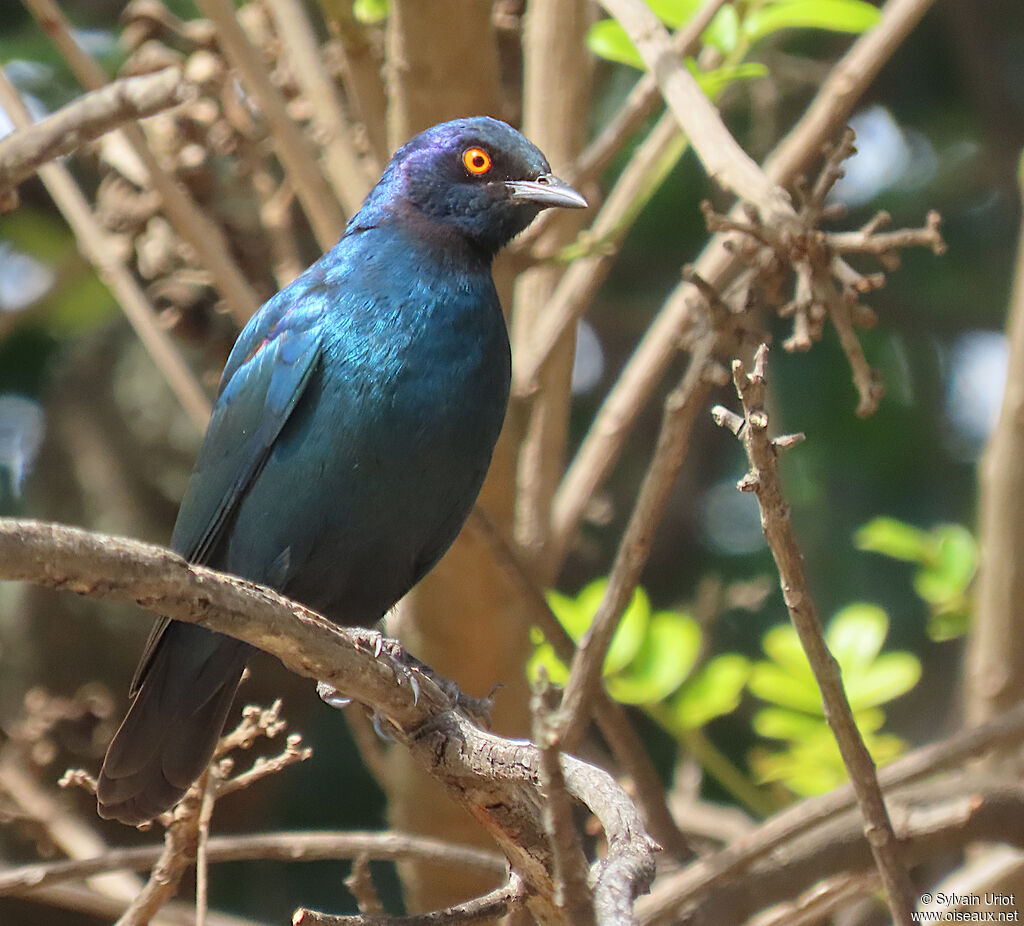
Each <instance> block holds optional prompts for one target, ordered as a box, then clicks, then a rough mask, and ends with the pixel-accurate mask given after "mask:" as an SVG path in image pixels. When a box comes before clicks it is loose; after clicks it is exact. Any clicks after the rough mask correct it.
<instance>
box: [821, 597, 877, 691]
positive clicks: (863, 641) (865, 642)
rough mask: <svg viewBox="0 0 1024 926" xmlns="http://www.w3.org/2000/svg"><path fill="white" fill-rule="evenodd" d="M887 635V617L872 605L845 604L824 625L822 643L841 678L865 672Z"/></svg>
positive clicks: (860, 603)
mask: <svg viewBox="0 0 1024 926" xmlns="http://www.w3.org/2000/svg"><path fill="white" fill-rule="evenodd" d="M888 635H889V618H888V617H887V616H886V613H885V611H883V610H882V609H881V608H880V607H878V606H877V605H873V604H866V603H864V602H857V603H855V604H850V605H847V606H846V607H845V608H843V609H842V610H841V611H839V613H838V614H836V616H835V617H834V618H832V622H831V623H830V624H829V626H828V632H827V633H826V634H825V641H826V642H827V643H828V648H829V649H830V650H831V651H832V655H833V656H835V658H836V661H837V662H838V663H839V666H840V668H841V669H842V670H843V675H844V677H845V676H846V675H847V674H851V675H855V674H857V673H859V672H861V671H864V670H866V669H867V668H868V667H869V666H870V665H871V663H872V662H873V661H874V659H875V658H876V657H877V656H878V654H879V653H880V652H881V651H882V645H883V644H884V643H885V638H886V637H887V636H888Z"/></svg>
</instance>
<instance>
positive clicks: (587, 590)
mask: <svg viewBox="0 0 1024 926" xmlns="http://www.w3.org/2000/svg"><path fill="white" fill-rule="evenodd" d="M607 588H608V580H607V579H606V578H601V579H596V580H595V581H593V582H591V583H590V584H589V585H587V586H585V587H584V588H583V590H582V591H581V592H580V593H579V594H578V595H577V596H576V597H575V598H571V597H569V596H568V595H563V594H562V593H561V592H556V591H549V592H548V593H547V600H548V604H549V605H550V607H551V610H552V611H553V612H554V614H555V617H557V618H558V622H559V623H560V624H561V625H562V626H563V627H564V628H565V630H566V633H568V634H569V636H570V637H572V639H573V640H574V641H575V642H577V643H578V642H579V641H580V640H581V639H582V638H583V635H584V634H585V633H586V632H587V630H589V629H590V625H591V624H592V623H593V622H594V617H595V615H596V614H597V609H598V608H599V607H600V606H601V601H602V600H603V599H604V594H605V591H606V590H607ZM650 616H651V603H650V600H649V599H648V597H647V592H645V591H644V590H643V589H642V588H639V587H637V589H636V590H635V591H634V592H633V597H632V598H631V599H630V602H629V604H628V605H627V606H626V610H625V611H624V612H623V614H622V617H621V619H620V620H619V626H618V628H617V629H616V631H615V635H614V636H613V637H612V642H611V646H609V647H608V654H607V656H606V657H605V662H604V674H605V675H611V674H614V673H615V672H618V671H620V670H621V669H623V668H624V667H625V666H627V665H629V663H630V662H631V661H632V659H633V657H634V656H636V654H637V652H638V651H639V649H640V646H641V644H642V643H643V640H644V636H645V635H646V633H647V624H648V622H649V620H650Z"/></svg>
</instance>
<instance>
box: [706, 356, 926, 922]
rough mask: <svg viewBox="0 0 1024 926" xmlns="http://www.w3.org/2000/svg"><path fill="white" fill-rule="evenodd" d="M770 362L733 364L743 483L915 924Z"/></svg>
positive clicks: (894, 899) (892, 893)
mask: <svg viewBox="0 0 1024 926" xmlns="http://www.w3.org/2000/svg"><path fill="white" fill-rule="evenodd" d="M767 359H768V347H767V345H764V344H762V345H761V347H760V348H758V350H757V355H756V358H755V364H754V369H753V371H752V372H751V373H750V374H749V375H748V374H747V372H746V370H745V368H744V366H743V363H742V362H741V361H739V360H736V361H734V362H733V378H734V380H735V383H736V391H737V393H738V394H739V396H740V399H741V401H742V403H743V421H742V422H741V423H740V425H739V427H740V435H739V436H740V439H741V441H742V443H743V448H744V450H745V451H746V453H747V458H748V459H749V460H750V472H749V473H748V474H747V475H746V476H745V477H744V478H743V479H742V480H741V482H740V486H739V487H740V489H741V490H743V491H746V492H754V493H755V495H756V496H757V502H758V505H759V506H760V508H761V526H762V527H763V529H764V534H765V537H766V538H767V540H768V546H769V547H770V548H771V551H772V556H773V557H774V559H775V565H776V567H777V568H778V571H779V578H780V580H781V584H782V597H783V599H784V600H785V602H786V608H787V610H788V611H789V616H790V619H791V620H792V622H793V626H794V627H795V628H796V632H797V635H798V636H799V637H800V643H801V645H802V646H803V649H804V652H805V653H806V654H807V659H808V661H809V662H810V664H811V669H812V671H813V672H814V678H815V681H816V682H817V683H818V688H819V689H820V690H821V696H822V703H823V706H824V710H825V719H826V720H827V721H828V725H829V726H830V727H831V729H832V733H833V735H834V736H835V739H836V743H837V744H838V746H839V751H840V753H841V754H842V757H843V763H844V764H845V765H846V769H847V772H848V773H849V775H850V781H851V782H852V784H853V788H854V791H855V793H856V795H857V801H858V803H859V805H860V809H861V813H862V814H863V816H864V823H865V829H864V833H865V835H866V836H867V840H868V843H869V844H870V846H871V851H872V854H873V855H874V858H875V863H876V864H877V866H878V870H879V872H880V874H881V877H882V884H883V885H884V887H885V891H886V894H887V896H888V900H889V909H890V911H891V912H892V916H893V920H894V922H896V923H899V924H900V926H910V923H911V922H912V920H911V912H912V910H913V908H914V890H913V885H912V884H911V882H910V878H909V876H908V875H907V870H906V867H905V864H904V861H903V857H902V851H901V848H900V845H899V843H898V842H897V839H896V835H895V833H894V832H893V829H892V823H891V821H890V819H889V813H888V810H887V809H886V806H885V800H884V799H883V797H882V791H881V789H880V787H879V785H878V779H877V777H876V774H875V763H874V760H873V759H872V758H871V754H870V753H869V752H868V750H867V747H866V746H865V745H864V740H863V739H862V737H861V735H860V731H859V730H858V729H857V724H856V721H855V720H854V719H853V712H852V710H851V709H850V703H849V701H848V700H847V697H846V691H845V689H844V688H843V682H842V677H841V674H840V670H839V664H838V663H837V662H836V661H835V659H834V658H833V656H832V654H831V652H829V649H828V646H827V645H826V643H825V638H824V636H823V634H822V630H821V622H820V621H819V619H818V614H817V608H816V606H815V603H814V599H813V598H812V596H811V592H810V588H809V586H808V582H807V575H806V573H805V571H804V565H803V554H802V553H801V552H800V548H799V546H798V545H797V542H796V537H795V536H794V534H793V530H792V526H791V524H790V521H789V506H788V505H787V504H786V501H785V497H784V495H783V491H782V482H781V479H780V478H779V472H778V467H777V456H778V452H779V450H780V449H781V448H782V447H783V446H788V444H789V443H792V442H793V438H777V439H776V440H774V441H773V440H771V439H769V437H768V432H767V428H768V413H767V412H766V411H765V407H764V402H765V365H766V363H767ZM723 417H724V416H722V415H717V416H716V420H719V423H722V418H723ZM783 442H785V443H783Z"/></svg>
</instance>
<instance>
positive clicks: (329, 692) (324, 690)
mask: <svg viewBox="0 0 1024 926" xmlns="http://www.w3.org/2000/svg"><path fill="white" fill-rule="evenodd" d="M316 693H317V694H318V695H319V696H320V700H321V701H323V702H324V704H326V705H327V706H328V707H333V708H334V709H335V710H339V711H340V710H341V709H342V708H343V707H348V705H350V704H351V703H352V699H351V698H346V697H345V695H343V694H342V693H341V692H340V691H338V689H337V688H335V687H334V686H333V685H329V684H328V683H327V682H317V683H316Z"/></svg>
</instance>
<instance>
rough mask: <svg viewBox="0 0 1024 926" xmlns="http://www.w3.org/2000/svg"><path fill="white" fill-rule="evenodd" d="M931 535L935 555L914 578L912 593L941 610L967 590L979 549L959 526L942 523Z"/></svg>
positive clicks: (968, 532)
mask: <svg viewBox="0 0 1024 926" xmlns="http://www.w3.org/2000/svg"><path fill="white" fill-rule="evenodd" d="M931 534H932V538H933V542H934V548H933V549H934V553H933V556H932V558H931V561H930V562H929V563H928V564H927V565H926V566H925V567H924V568H923V569H922V570H921V571H920V572H919V573H918V574H917V575H916V576H915V577H914V590H915V591H916V592H917V594H918V595H920V596H921V597H922V598H923V599H924V600H925V601H927V602H928V603H929V604H932V605H936V606H939V607H941V606H943V605H948V604H950V603H952V602H956V601H957V600H958V599H959V598H961V596H963V595H964V593H965V592H966V591H967V587H968V585H970V582H971V579H973V578H974V571H975V569H976V568H977V565H978V546H977V543H976V542H975V540H974V537H973V536H972V534H971V532H970V531H969V530H967V528H966V527H964V526H963V525H962V524H942V525H940V526H939V527H936V528H934V529H933V530H932V532H931Z"/></svg>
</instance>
